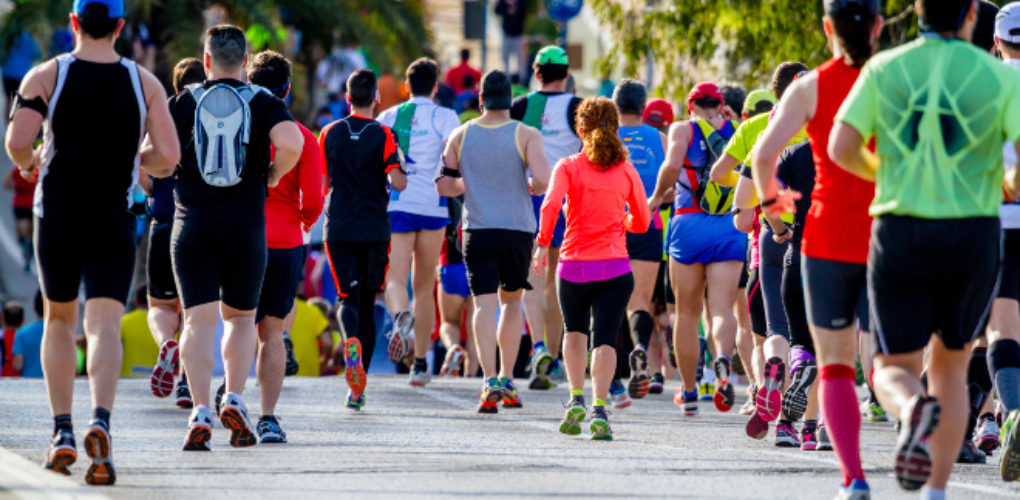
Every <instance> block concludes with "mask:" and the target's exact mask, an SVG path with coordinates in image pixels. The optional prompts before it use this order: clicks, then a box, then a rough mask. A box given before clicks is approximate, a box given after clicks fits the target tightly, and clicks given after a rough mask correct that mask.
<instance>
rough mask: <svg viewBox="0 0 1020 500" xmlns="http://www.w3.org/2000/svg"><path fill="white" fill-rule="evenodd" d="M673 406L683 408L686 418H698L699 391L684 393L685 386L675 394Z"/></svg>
mask: <svg viewBox="0 0 1020 500" xmlns="http://www.w3.org/2000/svg"><path fill="white" fill-rule="evenodd" d="M673 404H675V405H677V406H680V407H683V409H684V416H685V417H696V416H698V391H692V392H691V393H690V394H687V393H686V392H684V388H683V386H681V387H679V388H678V389H677V390H676V392H674V393H673Z"/></svg>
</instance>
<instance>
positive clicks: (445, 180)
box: [436, 127, 464, 196]
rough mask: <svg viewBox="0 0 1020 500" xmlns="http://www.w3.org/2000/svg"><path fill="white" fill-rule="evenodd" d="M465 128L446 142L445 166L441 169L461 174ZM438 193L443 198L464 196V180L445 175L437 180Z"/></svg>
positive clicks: (456, 132) (454, 133) (461, 128)
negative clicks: (461, 152)
mask: <svg viewBox="0 0 1020 500" xmlns="http://www.w3.org/2000/svg"><path fill="white" fill-rule="evenodd" d="M463 135H464V128H463V127H460V128H458V129H457V130H455V131H454V132H453V134H451V135H450V140H448V141H446V151H444V152H443V164H442V166H441V167H440V168H443V169H445V170H450V171H456V172H457V173H458V174H459V173H460V144H461V141H462V140H463ZM436 191H438V192H439V194H440V195H442V196H460V195H462V194H464V179H463V178H461V177H454V176H452V175H449V174H445V175H442V176H440V177H439V178H438V179H436Z"/></svg>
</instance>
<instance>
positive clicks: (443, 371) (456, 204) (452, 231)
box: [436, 115, 481, 377]
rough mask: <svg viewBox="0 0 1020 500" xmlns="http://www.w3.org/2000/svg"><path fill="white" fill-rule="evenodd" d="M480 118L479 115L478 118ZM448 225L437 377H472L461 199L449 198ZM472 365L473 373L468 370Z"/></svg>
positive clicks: (441, 281)
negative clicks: (443, 350) (441, 357)
mask: <svg viewBox="0 0 1020 500" xmlns="http://www.w3.org/2000/svg"><path fill="white" fill-rule="evenodd" d="M479 116H481V115H479ZM449 200H450V225H449V226H447V227H446V238H445V239H444V240H443V251H442V252H440V254H439V287H438V290H437V291H436V295H437V296H436V301H437V303H438V305H439V337H440V338H441V339H442V341H443V345H445V346H446V358H445V359H444V360H443V366H442V367H441V368H440V369H439V376H440V377H446V376H450V377H460V376H461V375H465V376H474V375H475V374H476V373H477V372H478V370H477V368H478V366H477V362H478V361H477V360H478V356H477V354H475V353H474V352H473V351H474V347H473V345H474V332H473V331H472V329H471V322H470V321H463V319H464V318H470V317H471V314H472V310H473V308H474V306H473V305H472V301H471V289H470V287H468V280H467V268H466V267H464V253H463V248H464V246H463V243H462V240H461V231H460V217H461V212H462V208H463V204H464V202H463V200H462V199H458V198H449ZM462 330H463V332H464V333H465V334H466V344H465V345H466V347H467V348H466V349H465V345H461V343H462V342H461V331H462ZM472 364H474V367H475V370H474V371H472V370H471V366H472Z"/></svg>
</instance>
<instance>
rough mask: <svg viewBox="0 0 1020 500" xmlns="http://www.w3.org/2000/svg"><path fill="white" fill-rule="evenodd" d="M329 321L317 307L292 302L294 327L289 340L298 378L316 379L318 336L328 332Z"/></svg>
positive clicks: (318, 372) (317, 374)
mask: <svg viewBox="0 0 1020 500" xmlns="http://www.w3.org/2000/svg"><path fill="white" fill-rule="evenodd" d="M328 327H329V320H328V319H326V315H325V314H323V313H322V311H320V310H319V308H318V307H315V306H314V305H311V304H309V303H308V302H306V301H304V300H302V299H300V298H299V299H297V300H295V301H294V326H292V327H291V329H290V340H291V342H293V343H294V356H295V357H296V358H297V362H298V371H297V376H299V377H318V376H319V374H320V373H321V372H320V369H319V336H320V335H322V334H323V333H324V332H328Z"/></svg>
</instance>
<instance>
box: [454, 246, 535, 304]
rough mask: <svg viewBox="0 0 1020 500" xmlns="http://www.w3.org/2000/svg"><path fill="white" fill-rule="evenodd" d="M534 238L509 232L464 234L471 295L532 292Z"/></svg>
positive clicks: (465, 260) (465, 261)
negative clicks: (530, 278)
mask: <svg viewBox="0 0 1020 500" xmlns="http://www.w3.org/2000/svg"><path fill="white" fill-rule="evenodd" d="M533 239H534V235H532V234H531V233H529V232H525V231H513V230H509V229H468V230H466V231H464V265H465V266H466V267H467V275H468V286H469V287H471V295H474V296H479V295H488V294H490V293H496V292H498V291H499V290H503V291H506V292H516V291H517V290H531V285H529V284H528V268H529V267H530V266H531V249H532V247H533Z"/></svg>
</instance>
